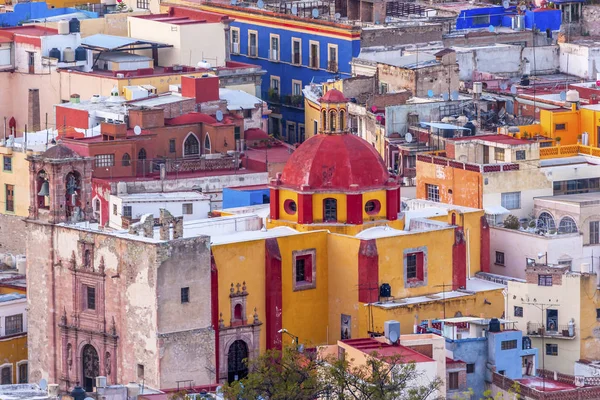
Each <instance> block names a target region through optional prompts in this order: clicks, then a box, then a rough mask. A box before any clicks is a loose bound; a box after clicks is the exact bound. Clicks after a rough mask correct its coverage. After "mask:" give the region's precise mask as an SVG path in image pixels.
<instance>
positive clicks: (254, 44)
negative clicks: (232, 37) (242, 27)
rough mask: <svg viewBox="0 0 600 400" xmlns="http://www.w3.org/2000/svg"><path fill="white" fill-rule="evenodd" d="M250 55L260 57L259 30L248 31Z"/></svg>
mask: <svg viewBox="0 0 600 400" xmlns="http://www.w3.org/2000/svg"><path fill="white" fill-rule="evenodd" d="M248 57H258V32H256V31H248Z"/></svg>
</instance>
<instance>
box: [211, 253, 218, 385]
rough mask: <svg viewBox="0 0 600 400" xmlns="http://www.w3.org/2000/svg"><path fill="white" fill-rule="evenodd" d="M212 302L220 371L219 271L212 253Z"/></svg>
mask: <svg viewBox="0 0 600 400" xmlns="http://www.w3.org/2000/svg"><path fill="white" fill-rule="evenodd" d="M210 292H211V293H210V301H211V319H212V326H213V329H214V330H215V371H219V271H218V269H217V263H216V262H215V256H214V255H213V253H212V251H211V252H210ZM215 382H216V383H218V382H219V373H218V372H217V374H216V375H215Z"/></svg>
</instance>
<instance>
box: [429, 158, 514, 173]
mask: <svg viewBox="0 0 600 400" xmlns="http://www.w3.org/2000/svg"><path fill="white" fill-rule="evenodd" d="M443 154H444V155H445V153H443ZM417 161H420V162H426V163H429V164H435V165H440V166H443V167H452V168H457V169H463V170H465V171H473V172H479V173H488V172H507V171H518V170H519V169H520V168H521V167H520V164H516V163H502V164H473V163H466V162H461V161H455V160H452V159H449V158H445V157H443V156H438V155H437V154H435V153H429V154H417Z"/></svg>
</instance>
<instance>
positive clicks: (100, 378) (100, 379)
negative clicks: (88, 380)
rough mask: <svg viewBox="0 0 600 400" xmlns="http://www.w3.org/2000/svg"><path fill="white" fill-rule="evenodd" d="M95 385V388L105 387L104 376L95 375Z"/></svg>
mask: <svg viewBox="0 0 600 400" xmlns="http://www.w3.org/2000/svg"><path fill="white" fill-rule="evenodd" d="M96 387H97V388H105V387H106V377H105V376H97V377H96Z"/></svg>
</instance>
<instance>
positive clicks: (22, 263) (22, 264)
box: [17, 255, 27, 275]
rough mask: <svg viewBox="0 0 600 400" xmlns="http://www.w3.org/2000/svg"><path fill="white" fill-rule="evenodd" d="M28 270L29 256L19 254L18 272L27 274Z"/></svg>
mask: <svg viewBox="0 0 600 400" xmlns="http://www.w3.org/2000/svg"><path fill="white" fill-rule="evenodd" d="M26 270H27V258H26V257H25V256H24V255H18V256H17V272H18V273H19V274H21V275H25V271H26Z"/></svg>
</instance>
